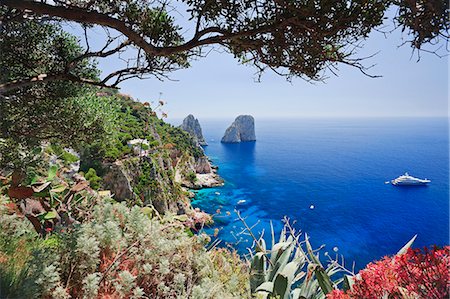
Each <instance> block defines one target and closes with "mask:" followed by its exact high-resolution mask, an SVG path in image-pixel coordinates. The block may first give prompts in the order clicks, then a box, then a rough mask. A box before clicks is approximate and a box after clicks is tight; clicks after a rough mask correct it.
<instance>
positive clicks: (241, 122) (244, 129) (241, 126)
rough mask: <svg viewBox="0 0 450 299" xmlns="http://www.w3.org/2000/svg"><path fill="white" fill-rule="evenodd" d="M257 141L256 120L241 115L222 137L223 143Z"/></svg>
mask: <svg viewBox="0 0 450 299" xmlns="http://www.w3.org/2000/svg"><path fill="white" fill-rule="evenodd" d="M255 140H256V135H255V119H254V118H253V116H251V115H239V116H238V117H236V119H235V120H234V122H233V123H232V124H231V126H229V127H228V129H227V130H226V131H225V134H224V135H223V137H222V142H224V143H237V142H242V141H255Z"/></svg>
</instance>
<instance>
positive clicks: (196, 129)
mask: <svg viewBox="0 0 450 299" xmlns="http://www.w3.org/2000/svg"><path fill="white" fill-rule="evenodd" d="M180 128H181V129H183V130H184V131H186V132H188V133H189V134H191V135H192V137H194V139H195V141H196V142H197V144H199V145H203V146H205V145H208V143H206V141H205V138H204V137H203V133H202V127H201V126H200V123H199V122H198V119H196V118H195V117H194V116H193V115H192V114H189V115H188V116H187V117H186V118H185V119H184V120H183V123H182V124H181V126H180Z"/></svg>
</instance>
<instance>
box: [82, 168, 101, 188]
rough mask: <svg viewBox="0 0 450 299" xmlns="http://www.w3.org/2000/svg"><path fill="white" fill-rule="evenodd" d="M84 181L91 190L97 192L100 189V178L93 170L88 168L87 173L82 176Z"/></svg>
mask: <svg viewBox="0 0 450 299" xmlns="http://www.w3.org/2000/svg"><path fill="white" fill-rule="evenodd" d="M84 177H85V178H86V180H88V181H89V184H90V186H91V188H92V189H94V190H98V189H99V188H100V183H101V181H102V178H101V177H99V176H98V175H97V172H96V171H95V169H93V168H89V170H88V172H87V173H86V174H85V175H84Z"/></svg>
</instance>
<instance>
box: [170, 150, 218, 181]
mask: <svg viewBox="0 0 450 299" xmlns="http://www.w3.org/2000/svg"><path fill="white" fill-rule="evenodd" d="M217 169H218V168H217V167H216V166H212V165H211V162H210V161H209V160H208V157H206V156H203V157H200V158H197V159H195V158H194V157H187V156H182V157H180V159H179V161H178V163H177V166H176V167H175V181H176V182H178V183H180V184H181V186H183V187H185V188H189V189H202V188H211V187H217V186H223V179H222V178H221V177H220V176H219V175H218V174H217Z"/></svg>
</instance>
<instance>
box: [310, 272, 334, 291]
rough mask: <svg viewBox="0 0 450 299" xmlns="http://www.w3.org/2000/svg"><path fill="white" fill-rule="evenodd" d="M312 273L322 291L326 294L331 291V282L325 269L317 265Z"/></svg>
mask: <svg viewBox="0 0 450 299" xmlns="http://www.w3.org/2000/svg"><path fill="white" fill-rule="evenodd" d="M314 273H315V274H316V277H317V282H318V283H319V286H320V288H321V289H322V291H323V293H324V294H325V295H326V294H328V293H331V292H332V291H333V284H332V282H331V279H330V277H329V276H328V275H327V273H325V270H324V269H323V268H322V267H320V266H318V267H316V269H315V270H314Z"/></svg>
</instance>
